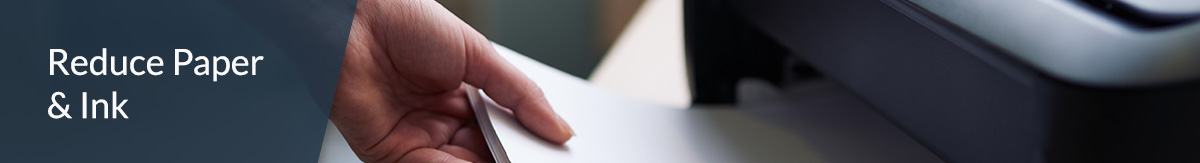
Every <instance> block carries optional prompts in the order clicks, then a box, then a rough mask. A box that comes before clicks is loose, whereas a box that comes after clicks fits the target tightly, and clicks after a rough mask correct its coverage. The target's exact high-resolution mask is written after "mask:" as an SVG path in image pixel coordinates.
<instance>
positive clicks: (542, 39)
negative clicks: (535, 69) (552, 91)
mask: <svg viewBox="0 0 1200 163" xmlns="http://www.w3.org/2000/svg"><path fill="white" fill-rule="evenodd" d="M437 1H438V2H439V3H441V4H442V5H443V6H445V7H446V8H447V9H450V11H451V12H454V14H455V15H457V16H458V17H459V18H461V19H463V20H464V21H466V22H467V23H468V24H470V25H471V26H472V27H475V29H476V30H479V32H481V33H483V35H485V36H487V37H488V39H491V40H492V41H495V42H497V43H500V44H501V45H504V46H506V47H508V48H510V49H513V50H515V51H517V52H520V53H521V54H524V55H526V56H529V57H531V58H533V59H536V60H538V61H541V62H542V63H545V64H548V65H550V66H553V67H555V68H558V69H560V70H562V71H566V72H567V73H570V74H571V75H574V76H576V77H580V78H585V79H587V78H588V77H589V76H590V75H591V74H592V72H593V70H594V69H595V67H596V65H597V64H598V63H599V62H600V60H601V59H602V58H603V57H604V54H606V53H607V52H608V50H609V47H611V46H612V45H613V42H614V41H615V40H616V39H617V37H618V35H620V33H621V32H622V30H623V29H624V28H625V26H626V25H627V24H628V23H629V21H630V20H631V18H632V17H633V15H634V14H635V13H636V12H637V10H638V8H639V7H640V6H641V5H642V3H643V2H644V1H645V0H532V1H531V0H437Z"/></svg>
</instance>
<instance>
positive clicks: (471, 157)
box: [438, 144, 490, 162]
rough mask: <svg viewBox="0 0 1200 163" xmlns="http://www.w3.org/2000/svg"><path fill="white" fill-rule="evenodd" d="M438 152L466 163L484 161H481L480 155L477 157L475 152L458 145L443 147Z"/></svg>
mask: <svg viewBox="0 0 1200 163" xmlns="http://www.w3.org/2000/svg"><path fill="white" fill-rule="evenodd" d="M438 150H441V151H443V152H446V153H449V154H450V155H453V156H454V157H456V158H459V159H463V160H466V161H470V162H483V160H482V159H480V158H479V156H478V155H475V152H474V151H471V150H467V149H466V148H463V147H460V146H457V145H449V144H447V145H442V146H441V147H438ZM489 162H490V161H489Z"/></svg>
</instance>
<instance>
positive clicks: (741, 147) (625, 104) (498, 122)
mask: <svg viewBox="0 0 1200 163" xmlns="http://www.w3.org/2000/svg"><path fill="white" fill-rule="evenodd" d="M498 50H499V51H500V53H501V54H502V55H503V56H504V57H505V58H506V59H508V61H509V62H511V63H512V64H513V65H516V66H517V67H518V68H519V69H521V71H522V72H524V73H525V74H526V75H528V76H530V77H531V78H532V79H533V80H534V81H535V82H537V84H538V86H540V87H541V88H542V90H543V91H544V93H545V95H546V98H547V100H548V101H550V104H551V106H553V107H554V109H555V112H557V113H558V114H559V115H561V116H562V117H563V118H564V119H565V120H566V121H567V122H568V123H569V124H570V125H571V126H572V128H573V129H574V130H575V133H576V137H575V138H574V139H571V140H570V141H568V142H567V143H566V144H565V145H562V146H559V145H555V144H551V143H548V142H546V141H544V140H542V139H541V138H539V137H537V136H535V135H533V134H532V133H530V132H529V131H527V130H525V128H524V127H521V126H520V124H519V123H517V121H516V120H515V119H514V118H513V117H512V115H511V114H510V113H509V112H506V111H505V110H507V109H505V108H503V107H501V106H499V105H496V104H495V102H492V101H490V100H489V99H486V98H485V99H482V100H484V101H476V102H483V105H484V106H485V107H486V108H487V110H486V111H487V112H486V113H484V114H486V115H487V116H486V117H484V116H480V118H481V120H482V121H481V122H485V123H483V124H481V126H485V127H484V128H487V127H486V126H487V125H491V129H492V131H485V132H494V136H495V137H494V139H496V140H491V141H492V142H490V143H492V145H493V149H494V150H497V151H500V152H493V153H496V154H498V155H502V156H497V158H501V160H499V161H498V162H504V160H503V159H508V161H510V162H824V161H822V160H821V158H820V157H819V156H818V155H816V154H815V152H813V151H810V149H809V148H808V146H807V145H806V144H805V143H803V142H802V141H801V139H800V138H799V137H798V136H796V135H794V134H792V133H789V132H786V131H784V130H782V129H778V128H773V127H770V126H769V125H766V124H762V123H759V121H756V120H753V119H751V118H748V117H744V116H741V115H740V114H736V113H733V112H731V111H729V110H728V109H711V110H694V109H693V110H683V109H679V108H672V107H668V106H664V105H657V104H652V103H647V102H642V101H636V100H633V99H629V98H627V97H624V96H618V95H615V94H613V93H612V92H608V91H606V90H602V89H598V88H596V87H594V86H592V85H590V84H589V83H588V82H587V81H584V80H582V79H579V78H575V77H573V76H570V75H568V74H566V73H563V72H560V71H558V70H555V69H553V68H550V67H548V66H546V65H544V64H541V63H537V62H536V61H534V60H532V59H529V58H526V57H524V56H521V55H519V54H516V53H515V52H512V51H511V50H508V49H505V48H498ZM477 111H482V110H477ZM477 115H480V114H477ZM487 123H490V124H487ZM730 126H732V127H730ZM485 130H486V129H485Z"/></svg>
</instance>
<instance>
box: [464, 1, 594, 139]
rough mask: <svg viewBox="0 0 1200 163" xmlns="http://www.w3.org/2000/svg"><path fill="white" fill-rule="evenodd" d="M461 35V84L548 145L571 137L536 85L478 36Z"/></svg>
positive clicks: (571, 134)
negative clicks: (480, 91) (492, 102)
mask: <svg viewBox="0 0 1200 163" xmlns="http://www.w3.org/2000/svg"><path fill="white" fill-rule="evenodd" d="M464 25H465V24H464ZM464 33H466V34H464V37H465V39H467V40H466V41H465V43H466V44H467V46H466V47H467V56H466V58H467V65H466V66H467V68H466V71H467V72H466V74H465V75H466V76H464V81H466V82H467V83H469V84H471V85H475V86H478V87H480V88H481V89H483V90H484V92H487V93H488V95H489V96H490V97H491V98H492V99H493V100H495V101H496V103H498V104H500V105H502V106H504V107H508V108H509V109H512V110H513V114H515V116H516V117H517V120H518V121H520V122H521V124H522V125H524V126H525V127H526V128H528V129H529V130H530V131H533V133H536V134H537V135H539V136H541V137H542V138H545V139H546V140H549V141H550V142H553V143H557V144H562V143H565V142H567V140H570V139H571V137H572V136H574V135H575V133H574V132H573V131H571V127H570V126H568V125H567V123H566V122H565V121H563V120H562V118H560V117H559V116H558V115H557V114H555V113H554V110H553V109H551V108H550V104H549V103H548V102H546V98H545V97H543V95H542V90H541V88H538V86H537V84H535V83H534V82H533V81H532V80H530V79H529V78H526V77H525V74H522V73H521V71H519V70H518V69H517V68H516V67H513V66H512V65H511V64H509V63H508V62H507V61H506V60H504V58H501V57H500V56H499V55H498V54H497V53H496V50H495V49H493V48H492V45H491V43H489V42H488V41H487V39H485V38H483V36H482V35H480V34H479V33H477V32H475V31H473V30H470V31H467V32H464Z"/></svg>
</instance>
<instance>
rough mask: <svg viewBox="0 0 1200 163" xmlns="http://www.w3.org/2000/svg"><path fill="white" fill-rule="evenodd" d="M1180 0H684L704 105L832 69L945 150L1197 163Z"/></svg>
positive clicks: (946, 155)
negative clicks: (740, 90)
mask: <svg viewBox="0 0 1200 163" xmlns="http://www.w3.org/2000/svg"><path fill="white" fill-rule="evenodd" d="M1147 6H1150V7H1147ZM1159 6H1163V5H1159ZM1183 8H1184V9H1183V10H1180V9H1176V10H1159V9H1156V8H1154V6H1153V5H1145V4H1136V3H1126V2H1122V1H1107V0H1063V1H1050V0H1029V1H995V0H953V1H948V0H940V1H938V0H813V1H782V0H778V1H775V0H737V1H735V0H685V3H684V10H685V11H684V12H685V14H684V15H685V16H684V22H685V37H686V48H687V49H686V51H687V59H688V66H689V67H688V71H689V78H690V82H691V86H692V94H693V102H694V103H695V104H720V103H733V102H735V101H734V100H735V99H736V98H735V95H734V92H736V90H734V89H735V88H736V86H735V85H736V82H737V81H738V80H739V79H741V78H746V77H754V78H762V79H767V80H769V81H772V82H775V83H787V82H793V81H797V80H805V79H807V78H825V79H829V80H833V81H836V82H837V83H839V84H841V85H843V86H845V87H846V88H848V89H849V90H851V91H853V92H854V93H855V94H857V95H858V96H859V97H861V98H862V99H864V100H865V101H867V102H868V103H869V104H870V105H871V106H874V107H875V109H876V110H877V111H878V112H880V113H881V114H883V115H885V117H887V118H889V119H890V120H891V121H892V122H894V123H895V124H896V125H897V126H899V127H900V128H902V129H904V130H905V131H906V132H907V133H908V134H909V135H910V136H912V137H913V138H914V139H916V140H917V141H918V142H921V144H922V145H924V146H925V147H926V148H927V149H929V150H931V151H932V152H934V153H935V154H936V155H938V156H939V157H941V158H942V159H943V160H945V161H948V162H1200V80H1197V79H1198V78H1200V23H1196V22H1195V21H1194V16H1195V15H1188V13H1189V11H1187V10H1186V9H1187V7H1183ZM1156 10H1158V11H1156ZM1168 11H1170V12H1168ZM1163 13H1169V14H1163ZM1198 13H1200V12H1198Z"/></svg>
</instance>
